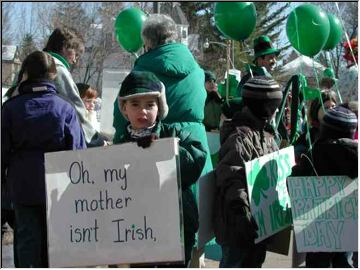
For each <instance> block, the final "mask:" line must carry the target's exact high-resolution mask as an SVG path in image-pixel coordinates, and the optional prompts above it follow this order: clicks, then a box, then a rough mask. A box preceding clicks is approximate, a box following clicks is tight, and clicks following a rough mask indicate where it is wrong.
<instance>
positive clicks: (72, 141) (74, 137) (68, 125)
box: [64, 107, 86, 150]
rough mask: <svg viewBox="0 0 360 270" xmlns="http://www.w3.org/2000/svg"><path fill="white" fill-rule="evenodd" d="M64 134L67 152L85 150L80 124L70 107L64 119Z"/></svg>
mask: <svg viewBox="0 0 360 270" xmlns="http://www.w3.org/2000/svg"><path fill="white" fill-rule="evenodd" d="M64 133H65V142H66V149H67V150H76V149H85V148H86V143H85V138H84V135H83V131H82V129H81V126H80V122H79V120H78V118H77V115H76V111H75V110H74V109H73V108H72V107H69V112H68V115H67V117H66V119H65V128H64Z"/></svg>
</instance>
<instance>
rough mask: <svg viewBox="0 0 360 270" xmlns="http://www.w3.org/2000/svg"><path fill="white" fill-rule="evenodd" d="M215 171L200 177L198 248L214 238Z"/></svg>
mask: <svg viewBox="0 0 360 270" xmlns="http://www.w3.org/2000/svg"><path fill="white" fill-rule="evenodd" d="M215 180H216V179H215V171H211V172H209V173H207V174H205V175H203V176H202V177H200V179H199V233H198V248H202V247H204V246H205V245H206V243H207V242H209V241H210V240H211V239H213V238H214V236H215V235H214V228H213V225H212V224H213V222H212V218H213V204H214V199H215V189H216V183H215Z"/></svg>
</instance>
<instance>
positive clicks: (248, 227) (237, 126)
mask: <svg viewBox="0 0 360 270" xmlns="http://www.w3.org/2000/svg"><path fill="white" fill-rule="evenodd" d="M265 126H266V123H265V122H264V121H263V120H260V119H259V118H257V117H256V116H254V115H253V114H252V113H251V111H250V110H249V109H248V108H247V107H244V108H243V110H242V111H241V112H237V113H236V114H235V115H234V117H233V119H232V120H229V121H225V122H224V124H223V126H222V128H221V131H220V142H221V148H220V151H219V163H218V165H217V167H216V171H215V173H216V195H215V203H214V216H213V224H214V231H215V236H216V241H217V243H218V244H220V245H228V246H233V247H237V248H244V249H246V248H248V247H249V245H252V244H253V243H254V239H255V237H256V223H255V221H254V219H253V218H252V215H251V212H250V205H249V199H248V191H247V184H246V174H245V163H246V162H248V161H250V160H253V159H256V158H259V157H261V156H264V155H266V154H269V153H272V152H274V151H277V150H278V147H277V145H276V142H275V140H274V137H273V135H272V134H270V133H269V132H267V131H265V130H264V127H265Z"/></svg>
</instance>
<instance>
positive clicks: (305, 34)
mask: <svg viewBox="0 0 360 270" xmlns="http://www.w3.org/2000/svg"><path fill="white" fill-rule="evenodd" d="M329 33H330V23H329V19H328V16H327V15H326V13H325V12H324V11H323V10H322V9H321V8H319V7H317V6H315V5H312V4H304V5H301V6H298V7H297V8H295V9H294V10H293V11H291V13H290V15H289V18H288V20H287V22H286V34H287V37H288V39H289V41H290V43H291V45H292V46H293V47H294V48H295V49H296V50H298V51H299V52H300V53H301V54H303V55H306V56H310V57H312V56H314V55H316V54H317V53H318V52H320V51H321V49H322V48H323V47H324V46H325V43H326V41H327V40H328V37H329Z"/></svg>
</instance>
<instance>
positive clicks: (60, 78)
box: [55, 64, 105, 147]
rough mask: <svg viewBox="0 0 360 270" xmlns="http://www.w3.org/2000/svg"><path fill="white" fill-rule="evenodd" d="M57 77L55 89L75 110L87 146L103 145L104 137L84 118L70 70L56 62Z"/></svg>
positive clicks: (82, 104) (83, 106) (83, 109)
mask: <svg viewBox="0 0 360 270" xmlns="http://www.w3.org/2000/svg"><path fill="white" fill-rule="evenodd" d="M56 69H57V77H56V79H55V85H56V89H57V91H58V93H59V95H60V96H62V97H63V98H64V99H66V100H67V101H68V102H69V103H70V104H71V105H72V106H73V107H74V108H75V110H76V112H77V116H78V118H79V121H80V123H81V127H82V129H83V131H84V135H85V140H86V144H87V146H88V147H96V146H103V145H105V137H104V136H103V135H101V134H100V133H99V132H97V131H96V130H95V128H94V127H93V126H92V125H91V123H90V121H89V120H88V119H87V118H86V108H85V105H84V103H83V101H82V100H81V98H80V95H79V90H78V89H77V86H76V84H75V82H74V80H73V79H72V76H71V74H70V72H69V71H68V70H67V69H66V68H65V67H64V66H62V65H59V64H57V65H56Z"/></svg>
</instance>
